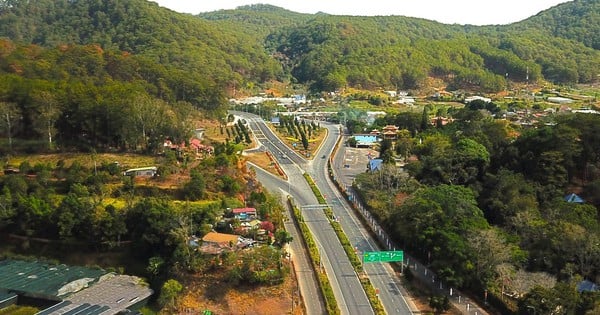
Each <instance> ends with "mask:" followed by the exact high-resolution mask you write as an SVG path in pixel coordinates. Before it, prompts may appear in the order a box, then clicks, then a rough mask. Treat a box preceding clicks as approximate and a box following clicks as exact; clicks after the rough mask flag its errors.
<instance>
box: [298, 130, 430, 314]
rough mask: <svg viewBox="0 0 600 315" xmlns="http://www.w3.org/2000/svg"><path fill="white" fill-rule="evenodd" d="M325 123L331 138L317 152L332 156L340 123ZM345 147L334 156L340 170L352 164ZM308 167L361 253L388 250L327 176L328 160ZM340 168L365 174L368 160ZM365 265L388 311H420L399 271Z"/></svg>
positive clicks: (399, 312)
mask: <svg viewBox="0 0 600 315" xmlns="http://www.w3.org/2000/svg"><path fill="white" fill-rule="evenodd" d="M322 126H325V127H327V128H328V129H329V134H330V137H328V138H327V139H326V141H325V142H324V143H323V145H322V147H321V149H320V151H319V152H318V156H319V157H321V156H322V155H326V156H328V157H329V156H330V155H331V151H332V150H333V147H334V145H335V142H336V141H337V138H338V136H340V131H339V126H338V125H327V124H322ZM343 149H344V148H342V150H340V151H338V152H337V154H336V156H334V157H332V158H331V160H332V161H333V163H334V168H335V167H336V166H339V167H338V169H341V168H340V167H343V164H347V163H351V161H347V160H346V159H348V156H346V155H345V152H344V150H343ZM336 161H337V163H336ZM353 161H354V160H353ZM309 169H310V170H311V171H310V172H311V175H312V176H313V178H314V179H315V181H316V183H317V186H318V187H319V189H320V190H321V193H322V194H324V196H325V197H326V198H325V199H326V200H327V203H328V204H329V205H330V206H331V208H332V209H333V212H334V214H335V216H336V218H337V219H338V220H339V222H340V224H341V226H342V228H343V230H344V233H346V236H347V237H348V239H349V240H350V242H351V243H352V244H353V245H354V246H355V248H356V249H357V252H358V254H359V255H360V254H362V253H363V252H365V251H380V250H387V249H381V248H379V246H378V245H377V242H376V241H375V240H374V239H373V238H372V237H371V235H370V234H369V232H368V231H367V229H366V228H365V227H364V226H363V224H362V223H361V221H359V219H358V218H357V216H356V213H355V212H354V211H353V210H352V208H351V207H350V205H349V204H348V202H347V201H346V200H344V197H343V195H342V194H341V193H340V192H339V191H338V189H337V188H336V187H335V185H334V184H333V183H332V182H331V180H330V179H329V176H328V175H327V159H321V158H317V159H314V160H313V161H312V163H309ZM341 170H344V171H346V172H350V173H351V172H354V173H355V174H356V173H362V172H364V170H366V162H364V163H363V162H358V161H357V162H356V163H355V164H354V165H352V168H351V169H350V168H345V167H344V168H343V169H341ZM334 172H335V169H334ZM336 173H337V172H336ZM342 173H343V172H341V171H340V172H339V176H344V175H342ZM350 183H351V181H350ZM363 268H364V270H365V274H366V276H368V277H369V280H370V281H371V283H372V284H373V286H374V287H375V288H376V289H377V290H378V291H379V299H380V300H381V303H382V304H383V306H384V308H385V310H386V313H387V314H412V313H413V312H415V311H418V310H417V308H416V307H415V306H414V304H413V303H412V302H411V300H410V297H409V296H408V293H407V292H406V290H405V289H404V288H403V287H402V286H401V283H400V275H398V274H396V272H395V271H394V270H393V269H392V267H391V266H390V265H389V263H366V264H363ZM407 298H408V301H407Z"/></svg>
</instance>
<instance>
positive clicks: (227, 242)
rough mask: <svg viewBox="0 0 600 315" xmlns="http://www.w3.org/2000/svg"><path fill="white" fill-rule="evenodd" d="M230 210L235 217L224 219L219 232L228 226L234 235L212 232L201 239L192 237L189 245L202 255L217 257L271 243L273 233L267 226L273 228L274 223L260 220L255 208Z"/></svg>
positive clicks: (219, 225) (218, 225)
mask: <svg viewBox="0 0 600 315" xmlns="http://www.w3.org/2000/svg"><path fill="white" fill-rule="evenodd" d="M229 210H230V211H231V214H232V215H233V216H232V217H230V218H224V219H222V220H221V221H220V222H219V223H218V224H217V230H222V229H223V228H224V227H227V226H228V227H229V228H230V229H231V230H232V231H233V233H220V232H216V231H212V232H209V233H207V234H206V235H204V237H202V238H201V239H200V238H198V237H196V236H192V237H190V239H189V242H188V244H189V245H190V246H192V247H195V248H197V250H198V251H199V252H201V253H205V254H211V255H217V254H221V253H223V252H226V251H236V250H241V249H244V248H249V247H253V246H256V245H257V244H270V243H271V239H272V233H271V231H269V230H267V229H266V228H265V226H269V225H271V226H272V223H271V222H268V221H261V220H259V217H258V213H257V211H256V209H255V208H250V207H245V208H235V209H229ZM234 225H235V227H234ZM219 227H221V229H220V228H219Z"/></svg>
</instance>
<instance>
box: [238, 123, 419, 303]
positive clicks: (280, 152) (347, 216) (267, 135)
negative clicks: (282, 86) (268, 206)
mask: <svg viewBox="0 0 600 315" xmlns="http://www.w3.org/2000/svg"><path fill="white" fill-rule="evenodd" d="M235 114H236V115H239V116H242V117H244V118H246V119H247V120H248V122H249V126H250V127H251V129H252V130H253V132H254V134H255V136H256V138H257V140H258V141H259V142H260V143H261V144H262V145H264V146H265V147H266V148H267V149H268V150H270V151H271V152H272V153H273V154H274V156H275V157H276V158H277V159H278V161H279V163H280V164H281V166H282V168H283V169H284V171H285V172H286V174H288V187H287V189H288V191H289V192H290V193H291V194H292V196H293V197H294V198H296V200H297V203H298V204H300V205H305V207H304V209H303V215H304V217H305V220H306V221H307V224H308V225H309V228H310V229H311V232H312V233H313V234H314V235H315V239H316V241H317V242H318V243H319V244H320V248H319V249H320V252H321V255H323V252H325V253H326V254H327V255H326V256H325V258H324V259H323V260H324V261H325V269H326V271H327V274H328V275H330V281H331V283H332V285H333V287H334V293H336V294H335V295H336V299H337V301H338V304H339V305H340V310H341V311H342V313H343V314H367V313H373V311H372V309H371V307H370V305H369V302H368V300H367V298H366V295H365V293H364V291H363V290H362V287H361V286H360V283H359V282H358V278H357V275H356V273H355V272H354V269H353V268H352V265H351V264H350V262H349V260H348V258H347V256H346V254H345V252H344V251H343V248H342V247H341V244H340V243H339V240H338V239H337V236H336V235H335V233H334V232H333V229H332V228H331V226H330V224H329V222H327V218H326V217H325V215H324V213H323V211H322V210H321V209H319V208H310V207H306V205H311V204H314V203H316V198H314V196H312V192H311V191H310V187H309V186H308V185H307V184H306V183H305V181H304V178H302V177H301V174H302V171H303V170H305V171H307V172H308V173H309V174H310V175H311V177H313V179H314V180H315V183H316V184H317V186H318V187H319V189H320V190H321V193H322V194H323V195H324V196H325V198H326V200H327V201H328V205H329V206H330V207H331V208H332V210H333V212H334V214H335V216H336V218H337V219H338V220H339V221H340V223H341V225H342V228H343V229H344V232H345V233H346V235H347V236H348V239H349V240H350V242H351V243H353V244H354V245H355V247H356V248H357V250H358V251H359V252H364V251H378V250H381V249H380V248H379V247H378V245H377V242H376V241H375V240H374V239H373V238H372V237H371V235H370V234H369V233H368V231H367V230H366V229H365V227H364V226H363V225H362V223H361V222H360V221H359V220H358V218H357V217H356V214H355V213H354V211H352V209H351V208H350V206H349V204H348V203H347V201H346V200H344V199H343V197H342V195H341V194H340V193H339V191H338V190H337V189H336V188H335V186H334V185H333V183H332V182H331V181H330V179H329V177H328V175H327V169H326V167H327V160H328V159H327V158H323V156H324V157H329V156H331V154H332V150H333V148H334V146H335V143H336V141H337V140H338V138H339V137H340V136H341V135H340V131H339V125H331V124H322V125H324V126H325V127H326V128H328V131H329V132H328V136H327V137H326V139H325V140H324V142H323V144H322V145H321V148H320V149H319V151H318V152H317V153H316V154H315V159H314V160H312V161H309V162H307V161H306V160H305V159H304V158H302V157H301V156H299V155H297V154H296V153H295V152H293V151H292V150H290V149H289V148H288V147H287V146H285V144H283V143H281V141H280V140H279V139H278V138H277V137H276V136H275V135H274V134H273V133H272V132H271V130H270V129H269V128H268V127H267V126H266V125H265V124H264V121H263V120H262V119H260V118H259V117H258V116H256V115H251V114H247V113H240V112H237V113H235ZM332 160H334V159H332ZM337 160H338V161H339V160H340V157H339V156H338V157H337ZM292 188H293V189H292ZM283 189H284V188H283V187H282V190H283ZM306 193H308V194H309V195H311V196H308V195H306V196H297V194H300V195H304V194H306ZM311 209H312V210H311ZM336 247H337V248H336ZM328 267H329V268H328ZM330 269H333V270H330ZM364 270H365V274H366V275H367V276H368V277H369V279H370V281H371V283H372V284H373V286H374V287H375V288H376V289H378V291H379V297H380V300H381V302H382V304H383V305H384V308H385V310H386V313H387V314H411V313H413V312H415V311H416V307H415V306H414V304H412V302H410V299H409V302H407V301H406V299H405V298H404V297H405V296H408V295H407V293H406V291H405V290H404V288H402V287H401V285H400V278H399V275H397V274H396V273H395V271H394V270H393V269H392V268H391V267H390V266H389V264H386V263H372V264H365V265H364ZM332 274H333V275H334V277H335V279H333V280H332V279H331V275H332ZM348 278H354V279H355V280H353V281H349V280H348ZM340 285H341V286H342V288H340V287H339V286H340ZM348 285H352V286H353V287H352V288H351V290H348V289H345V288H344V287H347V286H348ZM354 285H357V286H358V287H354ZM336 286H338V288H336ZM346 291H350V292H349V293H346ZM359 291H360V293H359ZM340 294H342V295H343V297H341V298H340V297H339V295H340ZM348 294H349V295H348ZM362 296H364V300H363V301H360V300H358V301H357V300H356V298H357V297H362ZM349 301H350V302H349ZM365 311H367V312H365Z"/></svg>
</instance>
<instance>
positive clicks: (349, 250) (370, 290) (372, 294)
mask: <svg viewBox="0 0 600 315" xmlns="http://www.w3.org/2000/svg"><path fill="white" fill-rule="evenodd" d="M304 178H305V179H306V181H307V182H308V185H309V186H310V189H312V191H313V193H314V194H315V196H316V197H317V200H318V202H319V204H327V201H326V200H325V198H324V197H323V195H322V194H321V191H320V190H319V188H318V187H317V185H316V184H315V182H314V181H313V179H312V178H311V177H310V175H308V174H307V173H304ZM324 211H325V215H326V216H327V218H328V219H329V221H330V222H331V226H332V227H333V230H334V231H335V234H336V235H337V237H338V239H339V241H340V243H341V244H342V247H343V248H344V251H346V255H347V256H348V259H350V263H351V264H352V267H354V271H355V272H356V273H357V274H362V272H363V267H362V263H361V260H360V257H359V256H358V255H357V253H356V252H355V251H354V248H353V247H352V244H351V243H350V241H349V240H348V237H347V236H346V233H344V231H343V229H342V226H341V224H340V223H339V222H337V221H336V220H335V218H334V215H333V210H331V208H325V210H324ZM359 278H360V283H361V285H362V287H363V289H364V290H365V293H366V294H367V297H368V298H369V302H370V303H371V307H373V310H374V311H375V314H381V315H385V314H386V313H385V309H384V308H383V305H382V304H381V301H380V300H379V298H378V297H377V292H376V290H375V288H374V287H373V285H372V284H371V281H370V280H369V278H368V277H359Z"/></svg>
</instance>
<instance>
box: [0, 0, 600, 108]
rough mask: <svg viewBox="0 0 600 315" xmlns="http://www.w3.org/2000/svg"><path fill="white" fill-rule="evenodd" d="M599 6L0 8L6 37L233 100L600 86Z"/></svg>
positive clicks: (127, 4)
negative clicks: (295, 85) (127, 62)
mask: <svg viewBox="0 0 600 315" xmlns="http://www.w3.org/2000/svg"><path fill="white" fill-rule="evenodd" d="M597 6H598V1H583V0H582V1H574V2H568V3H565V4H561V5H558V6H556V7H554V8H551V9H549V10H547V11H544V12H542V13H540V14H538V15H537V16H534V17H532V18H530V19H527V20H525V21H522V22H519V23H514V24H511V25H506V26H485V27H476V26H470V25H465V26H463V25H445V24H441V23H437V22H433V21H427V20H423V19H417V18H408V17H401V16H387V17H351V16H332V15H327V14H321V13H319V14H314V15H308V14H299V13H294V12H290V11H287V10H283V9H281V8H277V7H273V6H269V5H252V6H246V7H240V8H238V9H236V10H223V11H216V12H210V13H205V14H202V15H200V16H197V17H194V16H190V15H184V14H177V13H175V12H172V11H170V10H167V9H163V8H160V7H158V6H157V5H156V4H154V3H151V2H148V1H142V0H136V1H116V0H113V1H109V0H97V1H91V0H89V1H67V0H63V1H51V0H44V1H35V2H31V1H18V0H17V1H14V0H13V1H2V4H1V6H0V10H1V11H0V36H5V37H8V38H10V39H11V40H13V41H15V42H17V43H19V44H36V45H40V46H44V47H50V48H53V47H56V46H57V45H61V44H65V43H68V44H79V45H87V44H95V45H99V46H100V47H101V48H102V49H105V50H114V49H116V50H120V51H125V52H128V53H132V54H134V55H143V56H144V57H145V58H148V59H149V60H151V61H153V62H156V63H159V64H161V65H169V66H173V67H174V68H176V69H180V70H185V71H187V74H189V75H190V76H191V77H190V78H188V79H189V81H190V82H200V86H199V87H200V88H207V87H212V86H216V87H221V88H227V91H229V93H233V94H235V93H236V92H237V91H239V90H244V89H247V88H250V89H251V88H252V87H254V86H255V85H256V84H257V83H263V82H265V81H268V80H273V79H277V80H290V81H291V82H299V83H303V84H308V85H310V87H311V88H312V90H313V91H315V92H320V91H332V90H336V89H339V88H343V87H361V88H366V89H372V88H397V89H417V88H422V87H424V86H426V85H427V84H428V83H427V82H428V81H427V78H429V77H436V78H440V79H442V80H443V81H445V82H446V84H447V85H448V88H449V89H461V88H463V89H465V88H466V89H477V90H479V91H489V92H497V91H500V90H503V89H505V88H506V86H507V80H508V81H515V82H542V81H543V80H548V81H551V82H555V83H561V84H565V83H566V84H573V83H589V82H593V81H595V80H597V74H598V70H599V69H600V53H599V52H598V51H597V50H596V48H597V47H598V45H599V44H598V41H597V38H598V37H597V36H598V35H597V34H596V33H597V32H595V31H594V30H595V27H597V24H598V23H594V21H595V20H596V18H595V16H596V15H597V12H598V10H594V9H595V8H596V7H597ZM159 78H160V77H158V78H156V77H155V78H153V79H154V80H158V79H159ZM192 90H194V89H192ZM189 92H191V93H193V92H192V91H189ZM186 98H188V99H193V98H194V96H186Z"/></svg>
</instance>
